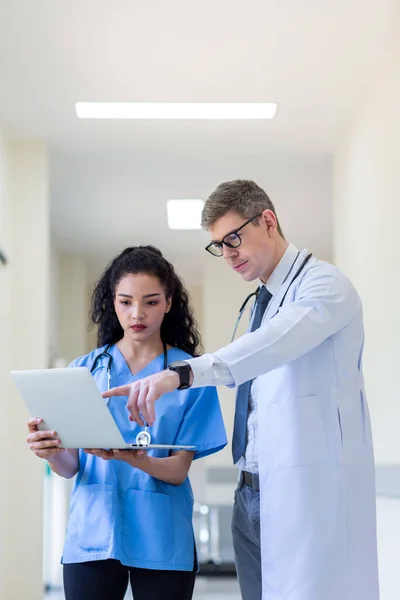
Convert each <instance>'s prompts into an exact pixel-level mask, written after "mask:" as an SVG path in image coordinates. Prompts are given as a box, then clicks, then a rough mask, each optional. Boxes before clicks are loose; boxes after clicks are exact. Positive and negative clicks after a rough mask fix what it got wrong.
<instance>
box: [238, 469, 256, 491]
mask: <svg viewBox="0 0 400 600" xmlns="http://www.w3.org/2000/svg"><path fill="white" fill-rule="evenodd" d="M242 485H245V486H246V487H249V488H252V489H253V490H254V491H255V492H259V491H260V480H259V477H258V473H249V472H248V471H241V472H240V478H239V486H242Z"/></svg>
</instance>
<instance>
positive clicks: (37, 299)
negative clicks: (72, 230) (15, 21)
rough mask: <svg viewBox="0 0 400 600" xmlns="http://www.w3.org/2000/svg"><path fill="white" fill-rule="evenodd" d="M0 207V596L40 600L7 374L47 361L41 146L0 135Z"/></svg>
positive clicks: (38, 561)
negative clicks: (2, 256)
mask: <svg viewBox="0 0 400 600" xmlns="http://www.w3.org/2000/svg"><path fill="white" fill-rule="evenodd" d="M0 204H1V209H0V214H1V225H0V231H1V238H2V240H3V241H4V244H5V246H6V248H5V249H6V250H7V254H8V258H9V264H8V266H7V267H6V269H5V270H2V272H1V274H0V285H1V288H0V326H1V356H0V359H1V360H0V377H1V382H2V395H1V398H0V403H1V413H2V416H3V420H4V427H3V434H2V436H1V438H0V457H1V458H0V460H1V473H2V481H3V482H4V486H3V487H2V492H1V494H0V525H1V527H0V597H1V598H7V600H14V599H15V600H19V599H21V598H27V597H29V598H31V599H32V600H42V594H43V582H42V555H41V545H42V544H41V542H42V489H43V473H44V464H43V462H41V461H39V460H37V459H36V458H35V457H34V456H33V454H32V453H31V452H30V451H29V449H28V447H27V445H26V443H25V439H26V435H27V427H26V420H27V418H28V413H27V411H26V409H25V407H24V406H23V403H22V401H21V399H20V397H19V395H18V394H17V393H16V390H15V388H14V386H13V384H12V382H11V381H10V375H9V371H10V370H11V369H34V368H44V367H46V366H47V364H48V353H47V348H48V346H47V345H48V318H47V316H48V301H49V290H48V280H49V197H48V164H47V151H46V148H45V146H44V144H43V143H41V142H36V141H9V142H5V141H4V140H3V141H1V140H0ZM21 565H23V576H21Z"/></svg>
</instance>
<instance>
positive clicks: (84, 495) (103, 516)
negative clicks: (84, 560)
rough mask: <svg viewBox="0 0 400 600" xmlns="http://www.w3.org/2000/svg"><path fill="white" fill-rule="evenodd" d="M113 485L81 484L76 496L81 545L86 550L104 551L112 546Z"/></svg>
mask: <svg viewBox="0 0 400 600" xmlns="http://www.w3.org/2000/svg"><path fill="white" fill-rule="evenodd" d="M112 500H113V486H112V485H100V484H98V485H81V486H79V488H78V490H77V492H76V496H75V506H76V507H77V534H78V544H79V547H80V548H81V549H82V550H84V551H85V552H104V551H107V550H108V548H109V546H110V539H111V533H112V529H113V522H112V504H113V502H112Z"/></svg>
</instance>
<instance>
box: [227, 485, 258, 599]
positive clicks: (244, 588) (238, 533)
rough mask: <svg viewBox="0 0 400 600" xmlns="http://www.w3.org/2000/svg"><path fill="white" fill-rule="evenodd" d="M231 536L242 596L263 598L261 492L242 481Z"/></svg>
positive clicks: (235, 506) (238, 489) (238, 491)
mask: <svg viewBox="0 0 400 600" xmlns="http://www.w3.org/2000/svg"><path fill="white" fill-rule="evenodd" d="M232 539H233V549H234V552H235V563H236V570H237V574H238V580H239V586H240V591H241V593H242V599H243V600H261V550H260V492H258V491H255V490H253V489H252V488H251V487H247V486H246V485H242V484H240V485H239V487H238V488H237V490H236V491H235V503H234V507H233V516H232Z"/></svg>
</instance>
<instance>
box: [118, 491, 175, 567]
mask: <svg viewBox="0 0 400 600" xmlns="http://www.w3.org/2000/svg"><path fill="white" fill-rule="evenodd" d="M124 506H125V510H124V517H123V539H122V550H123V552H124V553H125V554H126V556H127V557H128V558H130V559H133V560H140V561H149V562H158V563H163V562H167V561H169V560H170V559H171V558H172V556H173V554H174V520H173V511H172V506H171V499H170V497H169V496H167V494H159V493H156V492H141V491H139V490H128V491H127V492H126V501H125V503H124Z"/></svg>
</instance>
